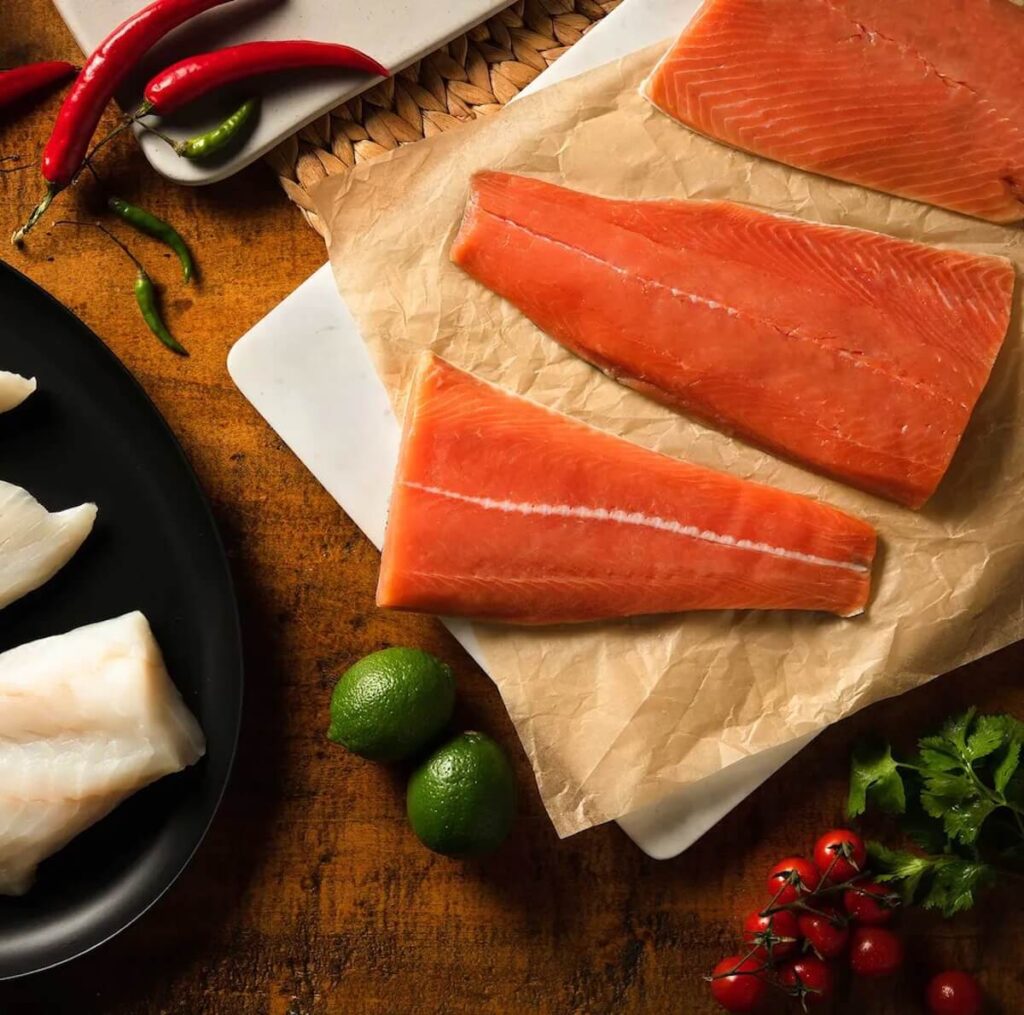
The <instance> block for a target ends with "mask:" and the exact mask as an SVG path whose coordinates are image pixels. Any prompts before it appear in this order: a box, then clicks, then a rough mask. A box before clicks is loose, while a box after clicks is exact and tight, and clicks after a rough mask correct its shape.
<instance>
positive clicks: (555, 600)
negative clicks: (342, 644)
mask: <svg viewBox="0 0 1024 1015" xmlns="http://www.w3.org/2000/svg"><path fill="white" fill-rule="evenodd" d="M875 541H876V537H875V531H874V529H873V528H872V527H871V526H870V525H869V524H867V523H866V522H863V521H861V520H859V519H857V518H853V517H851V516H850V515H847V514H844V513H843V512H842V511H839V510H837V509H836V508H833V507H830V506H828V505H827V504H822V503H819V502H817V501H814V500H811V499H809V498H807V497H800V496H797V495H796V494H791V493H784V492H782V491H779V490H773V489H771V488H770V487H766V486H760V485H757V484H755V483H750V482H747V481H745V480H741V479H737V478H735V477H733V476H728V475H725V474H724V473H718V472H713V471H711V470H709V469H704V468H700V467H698V466H695V465H690V464H687V463H685V462H681V461H678V460H676V459H674V458H669V457H668V456H666V455H661V454H657V453H656V452H653V451H648V450H647V449H645V448H641V447H639V446H637V445H635V444H631V443H630V442H629V441H626V440H622V439H621V438H619V437H614V436H612V435H611V434H607V433H603V432H602V431H600V430H596V429H594V428H593V427H589V426H586V425H584V424H583V423H580V422H577V421H576V420H573V419H570V418H569V417H567V416H563V415H561V414H560V413H557V412H553V411H552V410H550V409H547V408H544V407H543V406H540V405H537V404H535V403H533V402H530V401H527V400H526V399H524V398H520V397H518V396H516V395H512V394H510V393H508V392H505V391H502V390H501V389H499V388H497V387H494V386H493V385H491V384H488V383H486V382H485V381H482V380H480V379H478V378H476V377H473V376H472V375H471V374H468V373H465V372H463V371H461V370H458V369H456V368H455V367H453V366H452V365H450V364H449V363H446V362H445V361H444V360H441V359H439V358H437V357H436V356H433V355H431V354H426V355H425V356H424V357H423V360H422V362H421V363H420V365H419V368H418V370H417V373H416V376H415V379H414V381H413V383H412V389H411V391H410V394H409V399H408V403H407V408H406V413H405V421H404V427H403V436H402V447H401V452H400V456H399V463H398V469H397V472H396V475H395V483H394V489H393V492H392V496H391V507H390V512H389V515H388V525H387V533H386V536H385V540H384V550H383V555H382V558H381V570H380V582H379V584H378V587H377V603H378V605H380V606H384V607H390V608H392V609H404V610H415V611H418V612H422V613H437V614H445V615H459V616H469V617H474V618H478V619H488V620H498V621H506V622H509V623H516V624H554V623H569V622H580V621H590V620H602V619H609V618H615V617H627V616H633V615H640V614H651V613H672V612H676V611H682V610H716V609H775V610H823V611H826V612H829V613H835V614H839V615H840V616H852V615H853V614H856V613H860V612H861V611H862V610H863V609H864V606H865V604H866V602H867V599H868V594H869V590H870V583H871V565H872V561H873V559H874V555H875Z"/></svg>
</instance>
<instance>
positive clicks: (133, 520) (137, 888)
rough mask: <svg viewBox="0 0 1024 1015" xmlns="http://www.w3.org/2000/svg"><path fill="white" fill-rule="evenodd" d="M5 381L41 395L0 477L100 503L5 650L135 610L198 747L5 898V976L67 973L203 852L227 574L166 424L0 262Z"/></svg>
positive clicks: (4, 455)
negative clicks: (22, 383)
mask: <svg viewBox="0 0 1024 1015" xmlns="http://www.w3.org/2000/svg"><path fill="white" fill-rule="evenodd" d="M0 370H13V371H15V372H17V373H21V374H24V375H26V376H35V377H36V378H37V380H38V382H39V390H38V391H37V392H36V393H35V394H34V395H32V397H31V398H29V400H28V401H27V402H25V403H24V404H23V405H21V406H19V407H18V408H17V409H15V410H13V411H12V412H9V413H5V414H2V415H0V479H3V480H6V481H8V482H11V483H17V484H18V485H19V486H24V487H25V488H26V489H28V490H29V491H31V493H32V494H33V495H34V496H36V497H37V498H38V499H39V500H40V501H42V503H43V504H44V505H46V507H48V508H49V509H50V510H58V509H62V508H66V507H71V506H72V505H75V504H79V503H81V502H82V501H90V500H91V501H95V502H96V504H98V505H99V517H98V518H97V522H96V527H95V528H94V529H93V532H92V534H91V535H90V537H89V539H88V540H87V541H86V543H85V544H84V546H83V547H82V549H81V550H80V551H79V552H78V554H77V556H75V557H74V558H73V559H72V560H71V562H70V563H69V564H68V565H67V566H66V567H65V568H64V569H63V571H61V572H60V573H59V574H58V575H57V576H56V577H55V578H54V579H53V580H51V581H50V582H49V583H48V584H47V585H45V586H44V587H43V588H42V589H39V590H38V591H36V592H34V593H32V594H30V595H28V596H26V597H25V598H24V599H22V600H20V601H19V602H17V603H14V604H12V605H11V606H9V607H8V608H7V609H5V610H0V651H3V650H6V649H8V648H11V647H13V646H14V645H18V644H21V643H23V642H27V641H32V640H34V639H36V638H41V637H45V636H47V635H52V634H60V633H62V632H64V631H69V630H71V629H72V628H75V627H79V626H80V625H82V624H89V623H93V622H94V621H99V620H107V619H109V618H111V617H117V616H120V615H121V614H123V613H127V612H129V611H131V610H142V611H143V612H144V613H145V614H146V616H147V617H148V618H149V621H150V623H151V624H152V626H153V631H154V632H155V634H156V638H157V641H158V642H159V643H160V646H161V648H162V649H163V651H164V655H165V657H166V659H167V667H168V669H169V670H170V673H171V676H172V677H173V679H174V681H175V683H176V684H177V685H178V688H179V689H180V690H181V693H182V695H183V696H184V698H185V701H186V702H187V704H188V706H189V708H191V709H192V711H193V712H194V713H195V715H196V716H197V718H198V719H199V721H200V723H201V724H202V727H203V730H204V732H205V733H206V739H207V755H206V757H205V758H204V759H203V760H202V761H201V762H200V763H199V764H198V765H196V766H194V767H192V768H190V769H188V770H187V771H186V772H183V773H180V774H178V775H173V776H170V777H168V778H166V779H164V780H162V781H160V782H158V783H155V784H154V785H153V786H150V787H149V788H147V789H145V790H143V791H142V792H141V793H138V794H136V796H134V797H132V798H131V799H130V800H128V801H126V802H125V803H124V804H122V805H121V806H120V807H119V808H118V809H117V810H116V811H114V813H113V814H111V815H110V816H109V817H108V818H106V819H105V820H103V821H102V822H100V823H99V824H98V825H96V826H94V827H93V828H92V829H90V830H89V831H87V832H86V833H84V834H83V835H81V836H79V838H77V839H76V840H75V841H74V842H72V843H71V844H70V845H69V846H68V847H66V848H65V849H64V850H63V851H61V852H60V853H58V854H57V855H56V856H54V857H53V858H52V859H50V860H48V861H47V862H46V863H44V864H43V865H42V866H41V867H40V869H39V878H38V881H37V883H36V885H35V887H34V888H33V889H32V890H31V891H30V892H29V894H28V895H26V896H24V897H22V898H19V899H11V898H5V897H3V896H0V979H8V978H10V977H14V976H21V975H24V974H26V973H30V972H34V971H37V970H40V969H44V968H47V967H48V966H52V965H55V964H57V963H60V962H65V961H67V960H68V959H71V958H74V957H75V956H77V955H81V954H82V953H83V952H85V951H88V950H89V949H90V948H94V947H95V946H96V945H98V944H100V943H102V942H103V941H106V940H107V939H108V938H110V937H112V936H113V935H114V934H117V933H118V932H119V931H121V930H123V929H124V928H125V927H126V926H128V924H130V923H131V922H132V921H133V920H135V919H136V918H137V917H139V916H141V915H142V913H144V912H145V911H146V910H147V909H148V908H149V907H150V906H151V905H152V904H153V903H154V902H155V901H156V900H157V899H158V898H159V897H160V896H161V895H162V894H163V893H164V892H165V891H166V890H167V889H168V888H169V887H170V885H171V884H172V883H173V882H174V880H175V879H176V878H177V877H178V875H179V874H180V873H181V872H182V870H184V868H185V866H186V864H187V863H188V861H189V860H190V858H191V857H192V854H193V853H194V852H195V850H196V847H197V846H198V845H199V843H200V842H201V841H202V838H203V836H204V834H205V832H206V829H207V827H208V826H209V824H210V821H211V820H212V819H213V815H214V813H215V812H216V810H217V806H218V804H219V803H220V798H221V795H222V794H223V792H224V787H225V785H226V783H227V779H228V774H229V772H230V769H231V762H232V759H233V757H234V752H235V742H236V740H237V737H238V725H239V720H240V717H241V705H242V654H241V646H240V638H239V628H238V612H237V607H236V604H235V597H234V592H233V589H232V584H231V575H230V572H229V570H228V566H227V561H226V559H225V556H224V550H223V547H222V546H221V543H220V538H219V536H218V535H217V530H216V527H215V526H214V522H213V518H212V517H211V515H210V510H209V507H208V506H207V503H206V500H205V498H204V496H203V493H202V491H201V490H200V488H199V486H198V484H197V482H196V478H195V476H194V474H193V473H192V470H191V468H190V467H189V464H188V462H187V461H186V460H185V457H184V455H183V454H182V452H181V449H180V448H179V446H178V444H177V442H176V441H175V439H174V437H173V435H172V434H171V432H170V430H169V429H168V428H167V425H166V424H165V423H164V421H163V418H162V417H161V416H160V414H159V413H158V412H157V410H156V408H155V407H154V406H153V404H152V402H150V401H149V399H148V398H147V397H146V395H145V394H144V393H143V391H142V389H141V388H140V387H139V386H138V384H136V383H135V381H134V379H133V378H132V377H131V375H130V374H129V373H128V372H127V371H126V370H125V369H124V367H122V366H121V364H120V363H119V362H118V361H117V359H115V357H114V356H113V355H112V354H111V353H110V352H109V351H108V350H107V348H106V346H104V345H103V344H102V343H101V342H100V341H99V339H97V338H96V336H95V335H94V334H93V333H92V332H91V331H89V329H88V328H86V327H85V325H83V324H82V323H81V322H80V321H79V320H78V319H77V318H76V317H74V316H73V315H72V314H71V313H69V312H68V311H67V310H65V309H64V308H63V307H62V306H61V305H60V304H58V303H57V302H56V301H55V300H54V299H53V298H52V297H50V296H48V295H47V294H46V293H45V292H43V291H42V290H41V289H39V288H38V287H37V286H35V285H34V284H33V283H31V282H29V281H28V280H27V279H26V278H24V277H23V276H22V275H20V274H18V273H17V272H15V271H14V270H13V269H11V268H9V267H8V266H6V265H4V264H2V263H0Z"/></svg>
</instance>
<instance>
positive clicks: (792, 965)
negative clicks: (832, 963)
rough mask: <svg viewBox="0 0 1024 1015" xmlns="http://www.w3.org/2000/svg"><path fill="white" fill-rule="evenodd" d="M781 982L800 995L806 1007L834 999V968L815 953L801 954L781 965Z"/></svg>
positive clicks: (796, 994) (797, 995) (826, 1002)
mask: <svg viewBox="0 0 1024 1015" xmlns="http://www.w3.org/2000/svg"><path fill="white" fill-rule="evenodd" d="M779 982H780V983H781V984H782V986H783V987H785V988H786V989H787V990H790V991H792V992H793V993H794V995H795V996H796V997H799V998H800V1000H801V1003H802V1004H803V1006H804V1007H805V1008H813V1007H815V1006H816V1005H819V1004H828V1002H829V1001H831V1000H832V991H833V987H834V984H833V979H832V970H831V969H829V967H828V966H827V965H825V963H824V962H823V961H822V960H821V959H819V958H817V957H816V956H814V955H801V956H800V958H798V959H790V960H789V961H788V962H784V963H783V964H782V965H781V966H780V967H779Z"/></svg>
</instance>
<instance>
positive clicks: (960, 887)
mask: <svg viewBox="0 0 1024 1015" xmlns="http://www.w3.org/2000/svg"><path fill="white" fill-rule="evenodd" d="M994 880H995V872H994V871H993V870H992V868H991V867H989V866H988V864H986V863H981V862H979V861H973V860H960V859H946V858H941V862H939V863H937V864H936V867H935V870H934V875H933V877H932V878H931V883H930V885H929V887H928V890H927V892H926V893H925V895H924V898H923V899H922V900H921V905H923V906H924V907H925V909H938V910H941V912H942V915H943V916H946V917H950V916H953V914H954V913H959V912H961V911H962V910H964V909H970V908H971V906H973V905H974V893H975V892H976V891H977V890H978V889H979V888H982V887H985V886H986V885H989V884H991V883H992V882H993V881H994Z"/></svg>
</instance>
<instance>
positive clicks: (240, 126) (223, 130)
mask: <svg viewBox="0 0 1024 1015" xmlns="http://www.w3.org/2000/svg"><path fill="white" fill-rule="evenodd" d="M258 108H259V99H246V100H245V102H243V103H242V104H241V105H240V106H239V107H238V109H236V110H235V111H234V112H233V113H232V114H231V115H230V116H229V117H228V118H227V119H226V120H224V122H223V123H220V124H218V125H217V126H216V127H214V128H213V130H208V131H207V132H206V133H205V134H197V135H196V136H195V137H190V138H189V139H188V140H187V141H177V142H175V143H174V150H175V151H176V152H177V153H178V154H179V155H181V156H182V157H183V158H186V159H205V158H209V156H211V155H214V154H216V153H217V152H219V151H221V150H222V149H224V148H226V147H227V146H228V145H229V144H231V142H232V141H234V140H235V138H236V137H238V135H239V134H240V133H241V132H242V131H243V130H245V127H246V124H248V122H249V121H250V120H251V119H252V117H253V114H254V113H255V112H256V110H257V109H258Z"/></svg>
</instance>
